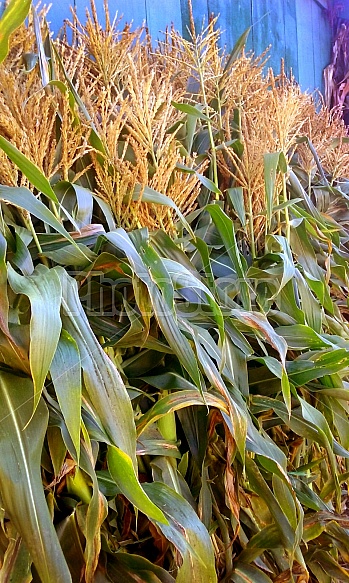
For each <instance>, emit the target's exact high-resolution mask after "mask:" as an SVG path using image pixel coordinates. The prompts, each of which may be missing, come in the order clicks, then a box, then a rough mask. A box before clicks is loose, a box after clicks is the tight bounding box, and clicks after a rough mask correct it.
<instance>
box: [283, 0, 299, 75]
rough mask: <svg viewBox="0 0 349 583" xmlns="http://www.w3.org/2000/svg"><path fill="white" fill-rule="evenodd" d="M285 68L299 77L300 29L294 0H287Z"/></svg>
mask: <svg viewBox="0 0 349 583" xmlns="http://www.w3.org/2000/svg"><path fill="white" fill-rule="evenodd" d="M284 24H285V30H284V34H285V69H286V72H287V74H289V73H290V71H291V70H292V73H293V75H294V76H295V78H296V79H298V73H299V71H298V52H297V46H298V31H297V15H296V5H295V2H294V0H285V21H284Z"/></svg>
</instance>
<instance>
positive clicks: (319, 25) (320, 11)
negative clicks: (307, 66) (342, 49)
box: [312, 1, 332, 92]
mask: <svg viewBox="0 0 349 583" xmlns="http://www.w3.org/2000/svg"><path fill="white" fill-rule="evenodd" d="M312 33H313V54H314V57H313V60H314V89H316V88H319V89H320V90H321V91H322V92H323V91H324V78H323V70H324V68H325V67H327V65H328V64H329V63H330V60H331V49H332V46H331V29H330V27H329V26H328V16H327V12H326V10H325V9H324V8H323V7H322V6H321V5H320V4H318V3H317V2H315V1H314V2H313V4H312Z"/></svg>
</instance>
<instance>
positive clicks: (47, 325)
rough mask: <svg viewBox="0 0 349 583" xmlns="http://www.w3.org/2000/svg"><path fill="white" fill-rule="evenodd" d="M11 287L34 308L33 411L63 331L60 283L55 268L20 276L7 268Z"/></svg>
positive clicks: (32, 309) (30, 352)
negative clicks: (26, 298)
mask: <svg viewBox="0 0 349 583" xmlns="http://www.w3.org/2000/svg"><path fill="white" fill-rule="evenodd" d="M8 279H9V283H10V286H11V287H12V289H13V291H14V292H15V293H16V294H24V295H26V296H28V298H29V301H30V307H31V318H30V345H29V362H30V371H31V374H32V377H33V382H34V395H33V397H34V399H33V405H34V410H35V408H36V406H37V405H38V403H39V400H40V396H41V391H42V388H43V385H44V382H45V379H46V375H47V373H48V371H49V368H50V365H51V362H52V359H53V357H54V354H55V352H56V348H57V344H58V340H59V336H60V333H61V327H62V323H61V317H60V308H61V298H62V288H61V282H60V280H59V277H58V276H57V273H56V271H55V269H48V268H45V267H44V266H43V265H40V266H38V267H37V268H36V270H35V271H34V273H33V275H30V276H21V275H19V274H18V273H17V272H16V271H15V270H14V269H13V267H11V265H9V267H8Z"/></svg>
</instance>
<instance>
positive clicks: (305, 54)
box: [295, 0, 315, 90]
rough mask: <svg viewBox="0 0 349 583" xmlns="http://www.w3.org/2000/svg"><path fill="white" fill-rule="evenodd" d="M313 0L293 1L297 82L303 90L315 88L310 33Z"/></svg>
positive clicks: (311, 34) (311, 37) (311, 36)
mask: <svg viewBox="0 0 349 583" xmlns="http://www.w3.org/2000/svg"><path fill="white" fill-rule="evenodd" d="M313 1H314V0H295V4H296V18H297V36H298V43H297V53H298V82H299V84H300V86H301V88H302V89H303V90H307V89H310V90H313V89H314V88H315V76H314V51H313V33H312V4H313Z"/></svg>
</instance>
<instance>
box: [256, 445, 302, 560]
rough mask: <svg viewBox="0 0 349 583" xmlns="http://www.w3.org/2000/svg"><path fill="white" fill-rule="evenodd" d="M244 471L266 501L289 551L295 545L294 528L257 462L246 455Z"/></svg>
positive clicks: (283, 542) (258, 493)
mask: <svg viewBox="0 0 349 583" xmlns="http://www.w3.org/2000/svg"><path fill="white" fill-rule="evenodd" d="M246 471H247V475H248V479H249V481H250V485H251V487H252V489H253V491H254V492H255V493H256V494H257V495H258V496H260V497H261V498H262V499H263V500H264V502H266V503H267V505H268V507H269V510H270V513H271V514H272V516H273V518H274V520H275V525H276V527H277V528H278V529H279V533H280V539H281V541H282V544H283V546H284V547H285V548H286V549H288V550H289V551H290V552H291V553H292V552H293V551H294V546H295V530H294V529H293V528H292V526H291V524H290V523H289V521H288V519H287V517H286V516H285V514H284V512H283V510H282V508H281V506H280V504H279V502H278V501H277V499H276V498H275V496H274V494H273V493H272V491H271V490H270V488H269V486H268V485H267V483H266V482H265V480H264V478H263V476H262V474H261V473H260V471H259V469H258V467H257V464H256V463H255V462H254V461H253V460H252V459H251V458H249V457H246Z"/></svg>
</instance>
